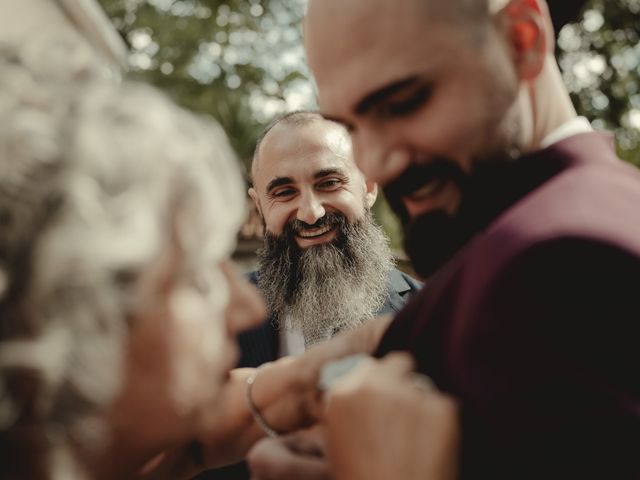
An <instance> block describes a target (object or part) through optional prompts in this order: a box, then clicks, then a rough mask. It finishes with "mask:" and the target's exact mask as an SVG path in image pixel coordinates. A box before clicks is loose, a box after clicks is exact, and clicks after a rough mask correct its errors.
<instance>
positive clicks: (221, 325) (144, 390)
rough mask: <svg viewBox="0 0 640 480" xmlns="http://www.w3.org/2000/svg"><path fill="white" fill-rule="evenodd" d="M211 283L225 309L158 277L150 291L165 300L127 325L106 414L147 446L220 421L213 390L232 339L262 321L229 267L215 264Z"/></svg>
mask: <svg viewBox="0 0 640 480" xmlns="http://www.w3.org/2000/svg"><path fill="white" fill-rule="evenodd" d="M214 277H215V284H214V287H213V288H215V289H223V290H224V289H225V288H226V289H227V290H228V302H227V303H226V305H224V304H223V305H214V302H211V300H210V298H209V296H208V295H207V294H205V293H204V292H203V291H201V290H200V289H198V288H196V287H195V286H194V287H193V288H192V287H189V286H184V285H180V286H175V285H173V284H172V282H171V280H168V279H167V278H163V274H162V273H161V274H160V275H159V278H158V279H157V281H158V288H160V289H161V290H163V289H165V288H167V289H169V290H170V291H167V292H160V293H161V295H162V293H166V296H165V297H164V298H166V300H167V301H166V302H158V303H156V304H155V305H149V307H150V308H148V309H146V311H145V312H144V314H143V315H140V316H139V317H138V318H137V319H135V322H134V325H133V327H132V335H131V342H130V351H129V365H128V371H127V379H126V381H125V386H124V389H123V391H122V394H121V395H120V397H119V399H118V400H117V402H116V405H115V408H114V410H113V411H114V412H116V415H117V417H118V418H117V419H116V423H117V424H118V423H124V425H123V428H126V429H127V430H128V431H135V432H136V433H135V434H139V435H141V438H140V442H141V443H145V444H148V445H149V446H150V447H152V446H153V447H154V448H162V447H163V446H166V444H169V443H170V442H176V441H180V440H184V439H185V438H191V437H192V436H193V435H194V434H195V433H197V432H198V430H200V429H206V428H210V427H211V426H212V425H214V424H215V422H217V420H218V418H219V417H220V415H223V414H224V412H223V411H221V410H222V409H221V406H220V405H219V402H218V400H219V393H220V390H221V387H222V385H223V384H224V382H225V381H226V379H227V373H228V371H229V370H230V369H232V368H234V367H235V365H236V363H237V360H238V347H237V345H236V335H237V333H238V332H239V331H242V330H245V329H247V328H250V327H253V326H256V325H257V324H258V323H259V322H260V321H262V320H263V319H264V316H265V307H264V304H263V302H262V300H261V298H260V297H259V296H258V294H257V291H256V290H255V288H254V287H253V286H252V285H250V284H249V283H248V282H247V281H246V280H245V279H244V278H243V277H242V276H241V275H240V274H239V273H238V272H237V271H236V269H235V267H234V266H233V265H232V264H231V262H230V261H229V260H223V261H221V262H220V263H219V265H218V268H217V269H216V272H214ZM167 280H168V283H167V284H165V283H164V282H166V281H167ZM174 287H175V288H174ZM161 298H162V297H161ZM134 425H135V426H134ZM163 442H165V445H163Z"/></svg>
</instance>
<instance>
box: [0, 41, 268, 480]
mask: <svg viewBox="0 0 640 480" xmlns="http://www.w3.org/2000/svg"><path fill="white" fill-rule="evenodd" d="M56 55H57V56H58V57H59V58H62V57H64V58H65V61H64V62H63V63H62V64H60V63H59V62H55V61H52V60H51V57H52V56H53V57H55V56H56ZM100 71H101V69H100V67H99V66H96V65H94V64H93V62H92V60H91V55H90V54H89V53H87V51H85V50H84V48H83V47H82V46H80V45H77V44H75V43H74V42H67V41H65V40H64V39H61V40H60V41H59V42H58V41H52V39H48V40H47V42H46V43H39V44H38V43H37V42H33V43H31V44H30V45H29V46H28V47H26V48H21V49H16V48H4V49H0V123H1V124H2V125H3V128H2V129H1V130H0V443H2V446H1V448H0V451H1V452H2V453H0V457H6V458H2V461H0V464H1V465H4V466H8V465H10V464H12V463H13V464H14V466H15V465H16V464H17V465H18V466H19V467H20V468H23V467H25V466H27V465H30V464H32V465H37V464H40V465H41V466H42V469H43V470H47V471H48V472H49V473H48V474H47V475H48V476H52V477H56V476H60V477H61V478H69V477H70V476H71V474H70V471H69V470H68V468H70V467H69V465H70V464H72V463H74V462H71V463H69V459H70V458H72V457H74V458H79V459H80V460H81V462H80V463H84V464H85V465H90V464H91V463H92V462H96V461H97V460H96V459H97V458H99V457H100V455H101V453H100V452H104V451H105V449H106V450H109V449H111V450H114V451H115V450H117V449H118V448H117V447H121V448H122V449H127V450H128V451H129V453H131V452H133V451H135V450H136V449H140V450H141V451H142V450H144V449H148V450H149V451H152V450H153V449H155V448H162V447H163V446H166V445H168V444H170V443H171V442H174V441H180V440H183V439H186V438H189V437H190V436H192V435H193V434H194V432H197V431H198V429H199V428H204V427H206V426H207V425H208V424H209V423H210V421H212V420H213V419H212V417H215V414H216V413H217V409H216V408H215V401H216V395H217V393H218V392H219V389H220V386H221V385H222V382H223V380H224V378H225V375H226V372H227V371H228V369H230V368H231V367H233V365H234V362H235V359H236V356H237V353H236V352H235V348H236V347H235V346H234V345H233V341H232V338H233V336H234V334H235V331H236V329H238V328H240V327H239V326H234V325H226V321H225V310H227V309H228V308H229V309H235V310H234V311H232V312H227V313H229V315H227V316H228V317H229V318H236V319H240V320H241V321H242V322H245V323H246V324H251V323H252V322H254V321H255V320H256V318H258V317H259V315H260V314H261V312H262V310H261V305H260V304H259V303H256V298H255V297H254V295H255V294H254V293H253V292H248V291H244V290H242V289H243V288H244V286H242V285H240V286H238V285H237V281H236V280H235V279H233V280H232V281H231V282H229V281H228V276H229V275H234V274H232V273H229V271H228V267H227V266H225V265H224V263H225V262H226V259H227V258H228V257H229V255H230V253H231V251H232V249H233V247H234V243H235V233H236V231H237V229H238V227H239V226H240V223H241V221H242V219H243V205H244V200H243V194H242V185H241V178H240V175H239V172H238V169H237V167H236V165H235V163H234V156H233V154H232V151H231V149H230V147H229V144H228V142H227V140H226V137H225V135H224V133H223V132H222V130H221V129H220V128H219V126H218V125H217V124H215V123H213V122H212V121H207V120H204V119H202V118H196V117H195V116H193V115H191V114H189V113H187V112H185V111H183V110H181V109H179V108H177V107H176V106H174V105H173V104H172V103H171V102H170V101H168V100H167V99H166V98H165V97H164V96H163V95H161V94H160V93H158V92H157V91H155V90H153V89H152V88H150V87H147V86H143V85H137V84H129V83H125V84H122V85H119V86H116V85H114V84H113V83H112V82H110V81H108V80H105V79H103V78H102V77H101V72H100ZM230 285H231V286H232V288H235V290H234V291H233V292H232V291H231V287H230ZM230 298H234V299H235V301H234V302H232V303H231V304H229V299H230ZM238 309H240V310H238ZM212 407H213V408H212ZM25 452H31V453H32V454H33V457H34V458H32V459H25V457H24V455H25ZM70 452H73V453H70ZM21 456H22V457H21ZM35 457H37V459H38V461H37V462H36V461H35V460H36V458H35ZM10 460H17V461H15V462H10ZM25 462H26V463H25ZM29 462H31V463H29ZM3 468H5V467H3ZM6 468H8V467H6ZM15 468H18V467H15ZM1 469H2V468H0V470H1ZM6 475H7V476H10V475H14V476H16V477H20V475H23V474H21V473H19V472H18V470H15V471H14V472H13V473H11V472H6ZM28 475H31V476H28V478H36V476H37V475H39V473H38V472H37V471H29V474H28ZM47 475H43V476H47ZM23 476H24V477H25V478H27V475H23ZM3 478H5V476H4V475H3Z"/></svg>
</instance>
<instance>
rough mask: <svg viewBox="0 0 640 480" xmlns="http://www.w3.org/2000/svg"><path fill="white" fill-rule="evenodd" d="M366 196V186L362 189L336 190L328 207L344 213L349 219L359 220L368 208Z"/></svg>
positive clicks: (327, 204)
mask: <svg viewBox="0 0 640 480" xmlns="http://www.w3.org/2000/svg"><path fill="white" fill-rule="evenodd" d="M354 190H357V191H354ZM364 197H365V189H364V187H362V191H360V189H353V190H347V189H345V190H340V191H338V192H335V195H334V196H333V197H332V198H331V200H330V201H327V203H326V207H327V208H328V209H333V210H337V211H338V212H340V213H342V214H343V215H344V216H345V217H346V218H347V220H349V221H355V220H359V219H361V218H362V216H363V215H364V212H365V210H366V206H365V203H364V202H365V200H364Z"/></svg>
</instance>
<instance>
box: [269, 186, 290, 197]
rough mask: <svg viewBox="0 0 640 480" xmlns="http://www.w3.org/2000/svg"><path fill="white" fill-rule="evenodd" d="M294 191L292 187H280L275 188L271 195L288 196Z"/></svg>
mask: <svg viewBox="0 0 640 480" xmlns="http://www.w3.org/2000/svg"><path fill="white" fill-rule="evenodd" d="M294 193H295V191H294V190H293V188H285V189H282V190H276V191H275V192H273V193H272V194H271V195H272V196H274V197H276V198H283V197H290V196H291V195H293V194H294Z"/></svg>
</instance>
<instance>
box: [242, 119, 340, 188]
mask: <svg viewBox="0 0 640 480" xmlns="http://www.w3.org/2000/svg"><path fill="white" fill-rule="evenodd" d="M313 122H326V123H327V124H329V125H332V126H333V127H335V128H334V129H333V130H335V135H334V136H335V140H336V142H334V143H335V144H336V145H337V146H338V147H339V148H338V150H339V151H340V152H341V153H342V155H341V156H349V157H350V156H351V152H350V147H349V146H348V145H349V143H350V140H349V133H348V132H347V131H346V130H345V128H344V127H343V126H342V125H340V124H338V123H335V122H332V121H331V120H327V119H326V118H324V117H323V116H322V114H320V113H319V112H317V111H315V110H296V111H293V112H289V113H285V114H284V115H280V116H278V117H276V118H274V119H273V120H272V121H271V122H270V123H269V124H268V125H267V126H266V128H265V129H264V131H263V132H262V134H261V135H260V137H258V141H257V142H256V148H255V150H254V153H253V158H252V161H251V178H252V179H253V178H255V176H256V172H257V170H258V163H259V159H260V149H261V147H262V144H263V143H264V142H265V139H266V138H267V137H268V136H269V134H270V132H271V131H272V130H277V129H280V128H291V129H292V130H293V129H296V128H299V127H303V126H305V125H308V124H310V123H313ZM336 153H339V152H336Z"/></svg>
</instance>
